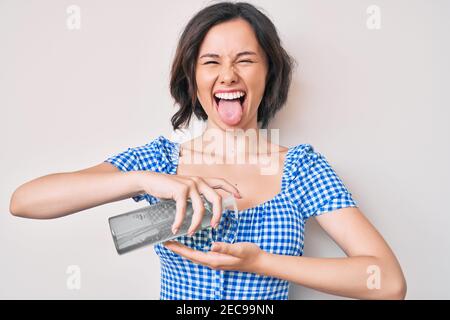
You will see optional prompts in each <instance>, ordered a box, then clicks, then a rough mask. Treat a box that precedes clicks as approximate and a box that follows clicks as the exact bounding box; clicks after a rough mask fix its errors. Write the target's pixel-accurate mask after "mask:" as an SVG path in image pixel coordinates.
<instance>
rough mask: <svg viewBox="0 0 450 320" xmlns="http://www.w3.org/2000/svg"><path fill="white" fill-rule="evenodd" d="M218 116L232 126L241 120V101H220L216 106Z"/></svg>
mask: <svg viewBox="0 0 450 320" xmlns="http://www.w3.org/2000/svg"><path fill="white" fill-rule="evenodd" d="M218 109H219V116H220V119H222V121H223V122H225V123H226V124H228V125H230V126H232V125H235V124H237V123H239V121H241V118H242V106H241V101H240V100H239V99H234V100H225V99H220V100H219V104H218Z"/></svg>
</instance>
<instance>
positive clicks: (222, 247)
mask: <svg viewBox="0 0 450 320" xmlns="http://www.w3.org/2000/svg"><path fill="white" fill-rule="evenodd" d="M163 245H164V246H165V247H166V248H168V249H170V250H172V251H173V252H175V253H177V254H179V255H181V256H183V257H185V258H186V259H188V260H191V261H192V262H195V263H198V264H203V265H206V266H208V267H210V268H211V269H213V270H234V271H243V272H256V271H257V270H258V269H259V267H260V264H261V256H262V255H263V253H264V251H263V250H261V249H260V248H259V246H258V245H257V244H256V243H253V242H238V243H226V242H214V243H213V244H212V246H211V251H209V252H202V251H198V250H195V249H192V248H190V247H188V246H185V245H183V244H181V243H179V242H177V241H174V240H172V241H166V242H164V243H163Z"/></svg>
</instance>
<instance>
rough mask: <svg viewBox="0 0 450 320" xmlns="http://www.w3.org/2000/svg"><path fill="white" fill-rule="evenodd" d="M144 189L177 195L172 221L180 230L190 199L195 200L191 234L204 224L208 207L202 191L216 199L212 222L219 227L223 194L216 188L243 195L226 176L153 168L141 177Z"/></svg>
mask: <svg viewBox="0 0 450 320" xmlns="http://www.w3.org/2000/svg"><path fill="white" fill-rule="evenodd" d="M140 184H141V187H142V190H144V192H145V193H147V194H150V195H152V196H154V197H156V198H162V199H173V200H175V201H176V208H177V209H176V216H175V221H174V223H173V225H172V232H173V233H174V234H176V233H177V232H178V230H179V228H180V227H181V225H182V223H183V220H184V218H185V216H186V201H187V199H188V198H190V199H191V201H192V207H193V210H194V213H193V216H192V222H191V225H190V227H189V229H188V235H189V236H192V235H193V234H194V233H195V232H196V231H197V229H198V228H199V227H200V225H201V222H202V219H203V215H204V213H205V207H204V205H203V201H202V199H201V197H200V194H203V196H204V197H205V198H206V199H207V200H208V201H209V202H211V203H212V205H213V217H212V219H211V226H212V227H214V228H216V227H217V225H218V224H219V221H220V218H221V215H222V196H221V195H220V194H218V193H217V192H216V191H215V190H214V189H223V190H225V191H228V192H230V193H232V194H233V195H234V196H235V197H236V198H241V195H240V194H239V191H238V189H237V188H236V187H234V186H233V185H232V184H231V183H229V182H228V181H226V180H225V179H222V178H209V177H199V176H183V175H173V174H167V173H158V172H153V171H143V175H142V177H141V179H140Z"/></svg>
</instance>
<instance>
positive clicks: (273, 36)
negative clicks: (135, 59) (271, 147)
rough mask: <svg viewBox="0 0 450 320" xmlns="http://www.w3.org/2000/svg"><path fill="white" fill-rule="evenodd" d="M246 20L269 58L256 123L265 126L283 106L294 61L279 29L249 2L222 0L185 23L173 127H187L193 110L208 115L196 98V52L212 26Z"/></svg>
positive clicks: (173, 84) (173, 85)
mask: <svg viewBox="0 0 450 320" xmlns="http://www.w3.org/2000/svg"><path fill="white" fill-rule="evenodd" d="M237 18H242V19H245V20H246V21H247V22H248V23H249V24H250V25H251V26H252V28H253V30H254V32H255V34H256V38H257V40H258V42H259V45H260V46H261V48H262V49H263V50H264V52H265V53H266V56H267V61H268V74H267V78H266V79H267V80H266V86H265V91H264V95H263V98H262V100H261V104H260V105H259V108H258V116H257V122H260V123H261V127H262V128H266V127H267V125H268V123H269V120H270V119H271V118H273V117H274V116H275V114H276V113H277V112H278V111H279V110H280V109H281V108H282V107H283V105H284V104H285V102H286V100H287V96H288V92H289V87H290V84H291V79H292V68H293V66H294V64H295V60H294V59H293V58H292V57H291V56H289V55H288V53H287V52H286V51H285V50H284V49H283V47H282V46H281V41H280V38H279V36H278V33H277V30H276V28H275V26H274V24H273V23H272V21H270V19H269V18H268V17H267V16H266V15H264V14H263V13H262V12H261V11H260V10H259V9H257V8H256V7H255V6H253V5H252V4H249V3H246V2H236V3H234V2H220V3H216V4H213V5H210V6H208V7H206V8H204V9H202V10H201V11H199V12H198V13H197V14H196V15H195V16H194V17H193V18H192V19H191V20H190V21H189V22H188V24H187V25H186V27H185V29H184V31H183V33H182V35H181V38H180V40H179V42H178V47H177V50H176V54H175V58H174V60H173V64H172V70H171V74H170V93H171V95H172V97H173V98H174V99H175V104H174V105H176V104H179V106H180V108H179V110H178V111H177V112H176V113H175V114H174V115H173V116H172V118H171V122H172V126H173V129H174V130H176V129H179V128H180V126H184V127H186V126H188V125H189V122H190V120H191V116H192V113H194V114H195V115H196V116H197V118H198V119H201V120H206V119H208V115H207V114H206V112H205V111H204V110H203V108H202V106H201V105H200V102H199V101H198V99H197V84H196V81H195V69H196V63H197V55H198V51H199V49H200V45H201V44H202V42H203V39H204V38H205V36H206V34H207V33H208V31H209V29H211V28H212V27H213V26H215V25H217V24H219V23H222V22H226V21H229V20H233V19H237Z"/></svg>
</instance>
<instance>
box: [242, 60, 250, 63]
mask: <svg viewBox="0 0 450 320" xmlns="http://www.w3.org/2000/svg"><path fill="white" fill-rule="evenodd" d="M239 62H250V63H253V61H251V60H241V61H239Z"/></svg>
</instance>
